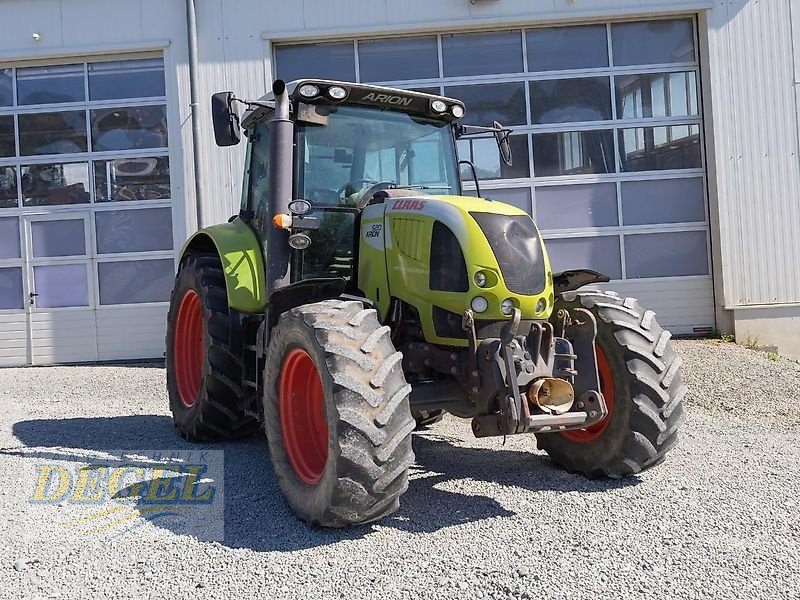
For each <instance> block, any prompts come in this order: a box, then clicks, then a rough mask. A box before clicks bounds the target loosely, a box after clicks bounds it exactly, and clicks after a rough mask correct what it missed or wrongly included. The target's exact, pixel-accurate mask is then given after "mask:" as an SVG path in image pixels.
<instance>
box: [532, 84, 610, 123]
mask: <svg viewBox="0 0 800 600" xmlns="http://www.w3.org/2000/svg"><path fill="white" fill-rule="evenodd" d="M530 85H531V117H532V119H533V123H535V124H537V125H538V124H545V123H580V122H582V121H608V120H610V119H611V80H610V79H609V78H608V77H577V78H573V79H551V80H547V81H532V82H531V84H530Z"/></svg>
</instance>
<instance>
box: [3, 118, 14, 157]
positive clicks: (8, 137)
mask: <svg viewBox="0 0 800 600" xmlns="http://www.w3.org/2000/svg"><path fill="white" fill-rule="evenodd" d="M16 153H17V147H16V145H15V144H14V117H13V116H12V115H2V116H0V157H4V156H5V157H7V156H14V155H16Z"/></svg>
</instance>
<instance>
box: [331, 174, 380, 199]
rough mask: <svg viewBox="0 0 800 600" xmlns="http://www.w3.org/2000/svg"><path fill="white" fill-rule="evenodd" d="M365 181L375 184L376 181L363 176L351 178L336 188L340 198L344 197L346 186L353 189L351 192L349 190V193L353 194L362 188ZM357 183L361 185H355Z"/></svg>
mask: <svg viewBox="0 0 800 600" xmlns="http://www.w3.org/2000/svg"><path fill="white" fill-rule="evenodd" d="M365 183H370V184H375V183H378V182H377V181H375V180H374V179H365V178H362V179H353V180H352V181H348V182H347V183H345V184H344V185H343V186H342V187H340V188H339V190H338V194H339V197H340V198H342V197H344V195H345V191H346V190H347V188H348V186H349V187H350V188H351V189H352V190H353V191H352V192H350V194H355V193H356V192H357V191H358V190H360V189H363V187H364V184H365ZM359 184H361V187H357V186H358V185H359ZM350 194H347V195H350Z"/></svg>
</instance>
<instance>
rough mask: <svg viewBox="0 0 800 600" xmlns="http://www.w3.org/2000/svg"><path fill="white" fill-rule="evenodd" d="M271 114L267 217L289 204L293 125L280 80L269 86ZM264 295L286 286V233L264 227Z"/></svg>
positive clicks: (286, 96) (284, 210)
mask: <svg viewBox="0 0 800 600" xmlns="http://www.w3.org/2000/svg"><path fill="white" fill-rule="evenodd" d="M272 93H273V94H274V96H275V111H274V112H273V113H272V119H270V127H269V128H270V138H269V156H270V160H269V218H268V220H267V223H271V221H272V217H274V216H275V215H278V214H286V213H288V212H289V203H290V202H291V201H292V164H293V148H292V147H293V144H294V124H293V123H292V121H291V119H290V118H289V95H288V94H287V93H286V84H285V83H284V82H283V80H282V79H276V80H275V82H274V83H273V84H272ZM267 231H268V233H267V295H268V296H269V295H271V294H272V292H274V291H275V290H276V289H278V288H281V287H284V286H286V285H289V283H290V282H291V277H290V273H289V264H290V263H289V232H288V231H287V230H285V229H277V228H275V227H272V226H271V225H268V228H267Z"/></svg>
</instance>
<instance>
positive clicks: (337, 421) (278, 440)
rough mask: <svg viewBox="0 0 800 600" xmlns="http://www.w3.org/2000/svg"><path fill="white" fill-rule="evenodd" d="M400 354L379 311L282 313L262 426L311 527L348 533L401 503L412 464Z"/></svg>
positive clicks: (326, 305) (328, 307) (289, 495)
mask: <svg viewBox="0 0 800 600" xmlns="http://www.w3.org/2000/svg"><path fill="white" fill-rule="evenodd" d="M401 362H402V355H401V354H400V353H399V352H397V351H396V350H395V348H394V345H393V344H392V342H391V340H390V338H389V328H388V327H385V326H381V325H380V323H379V322H378V319H377V314H376V312H375V311H374V310H373V309H368V308H364V306H363V305H362V304H361V303H360V302H353V301H349V302H346V301H339V300H326V301H324V302H318V303H315V304H307V305H304V306H300V307H297V308H293V309H292V310H290V311H287V312H285V313H284V314H283V315H281V318H280V322H279V323H278V325H277V326H276V327H275V328H274V329H273V331H272V334H271V338H270V341H269V345H268V347H267V358H266V365H265V371H264V382H265V383H264V426H265V429H266V432H267V441H268V444H269V451H270V457H271V459H272V465H273V468H274V470H275V474H276V476H277V478H278V483H279V485H280V487H281V490H282V491H283V494H284V496H285V498H286V500H287V502H288V504H289V506H290V507H291V508H292V510H293V511H294V512H295V514H296V515H297V516H298V517H299V518H301V519H303V520H304V521H306V522H308V523H311V524H313V525H322V526H326V527H343V526H347V525H353V524H358V523H366V522H369V521H374V520H377V519H380V518H381V517H383V516H386V515H388V514H389V513H392V512H394V511H395V510H396V509H397V507H398V506H399V498H400V495H401V494H402V493H403V492H404V491H405V490H406V488H407V487H408V468H409V466H410V465H411V463H412V462H413V461H414V454H413V452H412V450H411V432H412V430H413V429H414V427H415V421H414V419H413V418H412V417H411V411H410V409H409V404H408V394H409V393H410V391H411V387H410V386H409V385H408V384H407V383H406V381H405V378H404V376H403V372H402V369H401Z"/></svg>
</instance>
